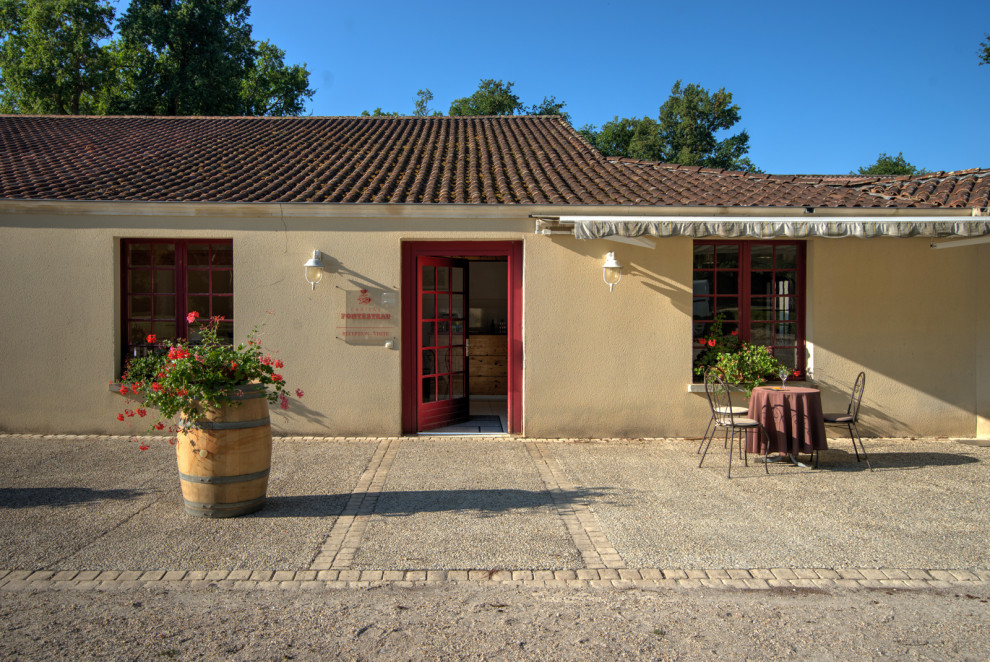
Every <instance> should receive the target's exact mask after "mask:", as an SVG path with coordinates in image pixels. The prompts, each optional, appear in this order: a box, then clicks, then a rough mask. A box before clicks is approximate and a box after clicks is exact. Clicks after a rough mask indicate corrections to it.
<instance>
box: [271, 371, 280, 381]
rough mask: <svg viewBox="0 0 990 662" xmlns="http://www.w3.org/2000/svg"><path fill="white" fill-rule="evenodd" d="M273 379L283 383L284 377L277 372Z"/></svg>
mask: <svg viewBox="0 0 990 662" xmlns="http://www.w3.org/2000/svg"><path fill="white" fill-rule="evenodd" d="M272 379H273V380H274V381H276V382H281V381H282V375H280V374H278V373H277V372H276V373H275V374H274V375H272Z"/></svg>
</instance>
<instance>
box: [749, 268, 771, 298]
mask: <svg viewBox="0 0 990 662" xmlns="http://www.w3.org/2000/svg"><path fill="white" fill-rule="evenodd" d="M749 288H750V289H749V293H750V295H752V296H757V295H760V294H762V295H764V296H765V295H768V294H773V272H772V271H754V272H753V273H752V274H751V275H750V285H749Z"/></svg>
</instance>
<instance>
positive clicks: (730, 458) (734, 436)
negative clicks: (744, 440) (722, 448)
mask: <svg viewBox="0 0 990 662" xmlns="http://www.w3.org/2000/svg"><path fill="white" fill-rule="evenodd" d="M728 433H729V430H728V429H727V430H726V436H728V437H729V478H732V444H734V443H735V441H736V431H735V429H732V430H731V436H730V435H729V434H728Z"/></svg>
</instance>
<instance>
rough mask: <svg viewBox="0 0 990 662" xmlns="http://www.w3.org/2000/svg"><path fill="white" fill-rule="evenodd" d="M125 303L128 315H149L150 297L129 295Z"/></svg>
mask: <svg viewBox="0 0 990 662" xmlns="http://www.w3.org/2000/svg"><path fill="white" fill-rule="evenodd" d="M127 304H128V305H127V316H128V317H151V297H149V296H136V297H129V298H128V300H127Z"/></svg>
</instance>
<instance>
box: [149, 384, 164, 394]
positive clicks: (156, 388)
mask: <svg viewBox="0 0 990 662" xmlns="http://www.w3.org/2000/svg"><path fill="white" fill-rule="evenodd" d="M151 390H152V391H154V392H155V393H160V392H161V390H162V385H161V384H159V383H158V382H151Z"/></svg>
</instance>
